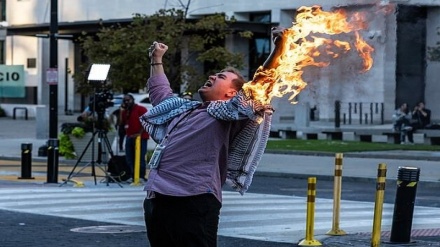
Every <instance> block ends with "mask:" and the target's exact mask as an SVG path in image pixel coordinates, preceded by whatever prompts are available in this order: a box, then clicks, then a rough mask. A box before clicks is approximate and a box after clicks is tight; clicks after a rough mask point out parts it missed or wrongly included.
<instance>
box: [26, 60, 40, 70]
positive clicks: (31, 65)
mask: <svg viewBox="0 0 440 247" xmlns="http://www.w3.org/2000/svg"><path fill="white" fill-rule="evenodd" d="M26 67H27V68H28V69H35V68H36V67H37V59H36V58H28V59H27V66H26Z"/></svg>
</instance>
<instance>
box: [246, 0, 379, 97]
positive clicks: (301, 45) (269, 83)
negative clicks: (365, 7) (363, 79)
mask: <svg viewBox="0 0 440 247" xmlns="http://www.w3.org/2000/svg"><path fill="white" fill-rule="evenodd" d="M367 27H368V25H367V20H366V17H365V16H364V15H363V14H362V13H359V12H356V13H354V14H353V15H351V16H350V17H348V16H347V13H346V11H344V10H342V9H339V10H336V11H334V12H325V11H323V10H322V9H321V7H320V6H313V7H301V8H299V9H298V14H297V16H296V19H295V22H294V23H293V26H292V27H291V28H289V29H286V30H285V31H284V33H283V43H282V46H283V52H282V53H281V54H280V55H279V56H278V57H276V58H275V59H276V61H277V64H278V65H277V66H275V68H272V69H264V68H263V67H260V68H259V69H258V71H257V72H256V74H255V76H254V78H253V80H252V81H251V82H249V83H246V84H245V85H244V90H245V92H246V93H248V94H250V95H252V97H253V98H254V99H258V100H259V101H260V102H261V103H263V104H269V103H270V101H271V99H272V98H273V97H283V96H284V95H286V94H291V96H290V97H289V100H290V101H292V102H293V103H295V102H294V101H293V100H294V98H295V97H296V96H297V95H298V94H299V93H300V92H301V90H303V89H304V88H305V87H306V86H307V83H306V82H305V81H304V80H303V79H302V75H303V69H304V68H305V67H308V66H316V67H326V66H328V65H329V64H330V62H323V61H317V60H316V58H318V57H319V56H321V53H325V54H327V55H329V56H330V57H332V58H337V57H339V56H340V54H341V53H346V52H348V51H349V50H351V47H352V45H351V44H350V42H348V41H341V40H337V39H335V40H332V39H330V38H323V37H317V35H316V34H321V35H322V34H324V35H338V34H348V33H354V34H355V44H354V47H355V48H356V51H357V52H358V53H359V56H360V57H361V58H362V59H363V65H364V68H363V70H362V71H368V70H369V69H371V67H372V65H373V59H372V57H371V53H372V52H373V51H374V49H373V48H372V47H371V46H370V45H368V44H367V43H366V42H365V41H364V40H363V39H362V38H361V36H360V35H359V33H358V31H359V30H363V29H366V28H367Z"/></svg>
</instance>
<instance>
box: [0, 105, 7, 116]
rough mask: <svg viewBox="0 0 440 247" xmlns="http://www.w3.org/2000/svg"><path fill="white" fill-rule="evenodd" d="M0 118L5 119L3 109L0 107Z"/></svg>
mask: <svg viewBox="0 0 440 247" xmlns="http://www.w3.org/2000/svg"><path fill="white" fill-rule="evenodd" d="M0 117H6V112H5V110H4V109H3V108H1V107H0Z"/></svg>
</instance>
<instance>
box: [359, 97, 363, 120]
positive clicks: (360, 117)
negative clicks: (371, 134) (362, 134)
mask: <svg viewBox="0 0 440 247" xmlns="http://www.w3.org/2000/svg"><path fill="white" fill-rule="evenodd" d="M359 124H362V102H361V103H359Z"/></svg>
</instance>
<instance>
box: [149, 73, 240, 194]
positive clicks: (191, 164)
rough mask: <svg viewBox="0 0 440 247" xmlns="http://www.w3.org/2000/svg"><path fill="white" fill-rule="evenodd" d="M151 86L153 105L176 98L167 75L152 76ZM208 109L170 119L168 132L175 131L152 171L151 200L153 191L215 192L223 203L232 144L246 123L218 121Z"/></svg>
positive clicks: (165, 192)
mask: <svg viewBox="0 0 440 247" xmlns="http://www.w3.org/2000/svg"><path fill="white" fill-rule="evenodd" d="M148 86H149V93H150V100H151V103H152V104H153V106H155V105H157V104H158V103H160V102H161V101H162V100H164V99H166V98H168V97H175V96H173V93H172V90H171V88H170V84H169V82H168V79H167V77H166V76H165V75H164V74H161V75H156V76H153V77H150V79H149V80H148ZM206 106H207V103H204V104H203V105H202V106H200V107H199V108H197V109H195V110H192V111H191V112H190V113H189V114H187V113H188V112H186V113H183V114H181V115H179V116H177V117H176V118H174V119H173V120H171V123H170V125H169V127H168V131H170V130H171V129H172V130H171V133H170V134H169V136H168V138H167V139H166V140H165V141H164V143H163V144H164V145H165V146H166V147H165V149H164V150H163V151H162V152H163V155H162V159H161V160H160V164H159V167H158V168H157V169H152V170H151V171H150V175H149V177H148V181H147V183H146V185H145V188H144V190H146V191H148V197H149V198H151V197H154V193H153V192H158V193H160V194H164V195H170V196H193V195H199V194H204V193H212V194H214V195H215V197H216V198H217V200H218V201H220V202H221V201H222V196H221V190H222V189H221V188H222V185H223V184H224V182H225V180H226V166H227V158H228V151H229V150H228V149H229V144H230V143H231V142H232V140H233V138H234V136H235V135H236V134H237V133H238V132H239V131H240V130H241V129H242V128H243V127H244V126H245V124H246V122H247V121H246V120H244V121H243V120H242V121H234V122H227V121H222V120H217V119H215V118H213V117H211V116H210V115H209V114H208V113H207V111H206ZM180 119H182V120H180ZM179 120H180V121H179ZM176 123H177V126H176V127H174V128H173V126H174V125H175V124H176Z"/></svg>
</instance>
